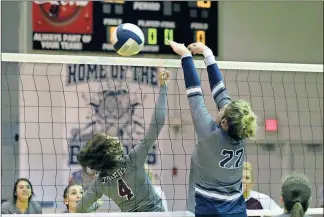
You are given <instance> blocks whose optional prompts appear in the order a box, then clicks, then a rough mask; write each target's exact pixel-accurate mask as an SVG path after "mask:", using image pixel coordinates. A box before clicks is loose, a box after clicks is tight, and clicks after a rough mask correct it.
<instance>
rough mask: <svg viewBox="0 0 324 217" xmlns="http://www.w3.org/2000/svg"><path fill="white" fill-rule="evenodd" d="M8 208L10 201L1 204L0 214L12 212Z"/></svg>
mask: <svg viewBox="0 0 324 217" xmlns="http://www.w3.org/2000/svg"><path fill="white" fill-rule="evenodd" d="M10 210H11V208H10V203H9V202H8V201H6V202H4V203H2V204H1V214H13V213H12V212H11V211H10Z"/></svg>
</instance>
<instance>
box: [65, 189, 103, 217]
mask: <svg viewBox="0 0 324 217" xmlns="http://www.w3.org/2000/svg"><path fill="white" fill-rule="evenodd" d="M83 193H84V189H83V187H82V186H81V185H77V184H72V185H68V186H67V187H66V188H65V190H64V193H63V199H64V204H65V206H66V208H67V209H66V210H65V211H64V212H63V213H76V205H77V202H78V201H79V200H80V199H81V198H82V196H83ZM102 204H103V201H102V200H101V199H99V200H97V202H95V203H93V205H92V206H90V207H89V209H88V211H87V212H94V211H96V210H97V209H99V208H100V206H101V205H102Z"/></svg>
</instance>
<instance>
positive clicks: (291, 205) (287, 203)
mask: <svg viewBox="0 0 324 217" xmlns="http://www.w3.org/2000/svg"><path fill="white" fill-rule="evenodd" d="M311 196H312V186H311V183H310V181H309V180H308V179H307V177H306V176H304V175H303V174H299V173H293V174H290V175H289V176H287V177H286V178H284V181H283V184H282V187H281V200H282V202H283V205H284V212H285V213H284V214H282V215H280V216H279V217H306V215H305V213H306V211H307V209H308V206H309V204H310V202H311V199H312V198H311Z"/></svg>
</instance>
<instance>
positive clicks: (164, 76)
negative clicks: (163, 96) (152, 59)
mask: <svg viewBox="0 0 324 217" xmlns="http://www.w3.org/2000/svg"><path fill="white" fill-rule="evenodd" d="M159 71H160V73H159V82H160V86H162V85H167V84H168V81H169V79H170V73H169V72H168V71H166V70H165V69H160V70H159Z"/></svg>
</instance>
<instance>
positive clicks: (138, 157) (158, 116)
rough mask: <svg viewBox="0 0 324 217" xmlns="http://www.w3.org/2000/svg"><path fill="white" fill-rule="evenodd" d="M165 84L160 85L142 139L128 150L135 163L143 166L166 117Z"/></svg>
mask: <svg viewBox="0 0 324 217" xmlns="http://www.w3.org/2000/svg"><path fill="white" fill-rule="evenodd" d="M166 107H167V86H166V85H162V86H161V87H160V95H159V97H158V100H157V103H156V105H155V109H154V111H153V115H152V119H151V124H150V126H149V128H148V130H147V131H146V132H145V136H144V139H142V140H141V141H139V143H138V144H137V145H136V146H135V147H134V148H133V149H132V150H131V151H130V152H129V154H128V156H129V157H130V158H131V159H132V160H133V161H134V162H135V163H136V165H139V166H143V165H144V162H145V160H146V157H147V155H148V154H149V153H150V151H151V149H152V147H153V145H154V143H155V141H156V140H157V138H158V136H159V134H160V132H161V130H162V128H163V126H164V123H165V119H166V114H167V110H166Z"/></svg>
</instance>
